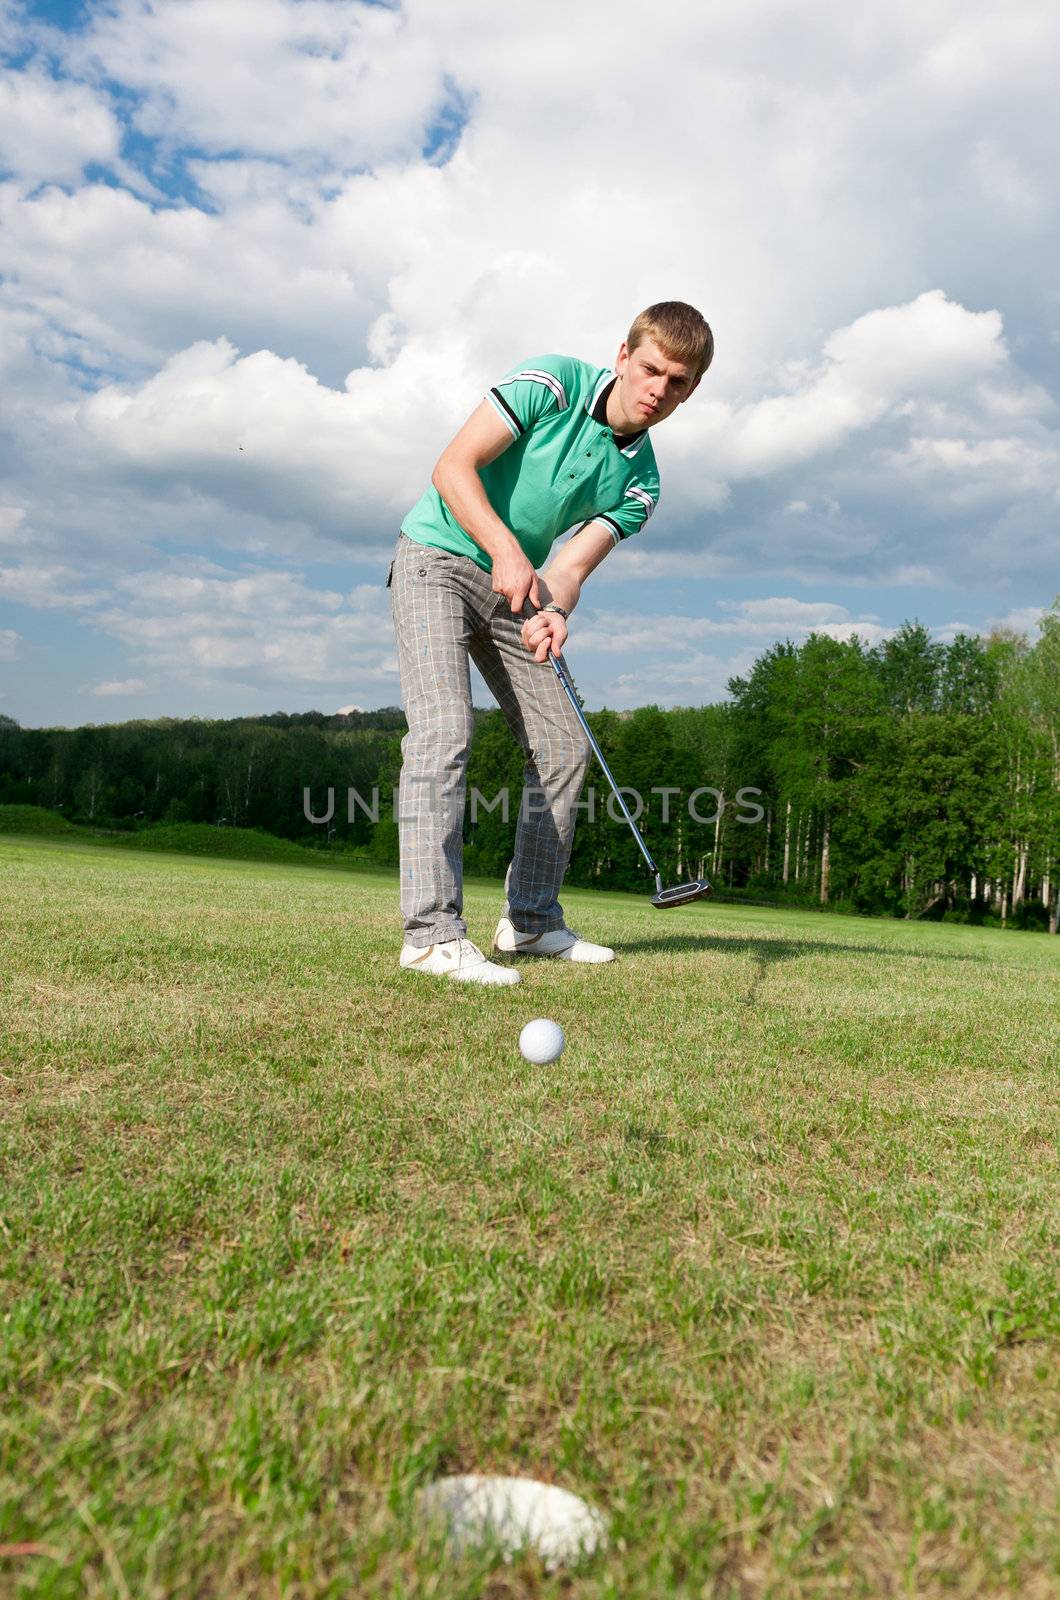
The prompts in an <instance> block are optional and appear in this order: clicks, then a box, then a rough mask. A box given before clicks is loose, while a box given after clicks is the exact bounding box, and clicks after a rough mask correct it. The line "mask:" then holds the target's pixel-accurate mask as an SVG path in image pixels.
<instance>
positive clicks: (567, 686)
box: [548, 650, 662, 890]
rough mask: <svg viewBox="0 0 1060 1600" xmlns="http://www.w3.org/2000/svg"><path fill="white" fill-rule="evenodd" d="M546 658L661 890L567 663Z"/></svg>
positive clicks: (653, 863) (656, 872)
mask: <svg viewBox="0 0 1060 1600" xmlns="http://www.w3.org/2000/svg"><path fill="white" fill-rule="evenodd" d="M548 659H549V660H550V661H551V663H552V670H553V672H554V673H555V674H556V677H557V678H558V679H559V681H560V683H561V684H562V685H563V688H564V691H565V693H566V696H567V699H568V700H569V701H570V703H571V705H572V706H573V707H574V714H575V716H576V717H577V718H578V721H579V722H580V723H581V725H582V732H583V733H584V734H585V737H586V738H587V739H588V741H589V743H590V745H591V746H592V750H593V754H594V755H595V757H596V759H597V761H599V763H600V765H601V767H602V768H603V771H604V777H605V778H606V779H607V781H608V783H609V784H610V785H611V788H612V790H613V792H614V796H615V799H616V800H617V801H618V803H619V805H620V806H621V807H622V814H623V816H624V817H625V819H626V821H627V822H628V823H629V825H630V827H631V828H632V829H633V837H634V839H636V841H637V843H638V844H639V845H640V853H641V855H642V856H643V857H644V859H645V861H646V862H647V863H648V865H649V867H650V868H651V870H652V873H653V875H654V877H655V882H656V884H657V885H658V887H659V889H660V890H661V889H662V878H661V875H660V873H659V869H658V867H657V866H656V865H655V862H654V861H653V860H652V858H651V855H650V854H649V852H648V846H647V845H646V844H645V843H644V840H643V839H642V838H641V832H640V829H639V828H638V827H637V824H636V823H635V822H634V820H633V816H632V813H631V812H630V809H629V807H628V806H627V804H626V801H625V797H624V796H623V794H622V790H621V789H620V788H619V787H618V784H617V783H616V782H615V780H614V778H613V776H612V774H611V768H610V767H609V766H608V764H607V762H606V761H605V760H604V754H603V751H602V750H601V749H600V746H599V745H598V744H597V742H596V736H595V735H594V733H593V730H592V729H591V728H590V726H589V724H588V722H587V720H586V717H585V713H584V711H583V710H582V708H581V706H580V705H579V704H578V691H577V690H576V689H575V687H574V683H573V680H572V679H571V676H570V673H569V672H568V671H567V663H566V662H565V661H564V660H563V659H562V657H560V656H554V655H553V654H552V651H551V650H550V651H549V653H548Z"/></svg>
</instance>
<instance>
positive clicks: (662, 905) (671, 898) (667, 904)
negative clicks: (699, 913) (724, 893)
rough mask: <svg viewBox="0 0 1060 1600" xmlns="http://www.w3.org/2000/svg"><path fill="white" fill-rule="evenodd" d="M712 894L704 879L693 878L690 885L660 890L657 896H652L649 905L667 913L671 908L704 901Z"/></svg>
mask: <svg viewBox="0 0 1060 1600" xmlns="http://www.w3.org/2000/svg"><path fill="white" fill-rule="evenodd" d="M713 893H714V891H713V889H712V888H711V886H710V884H709V883H708V882H707V880H706V878H693V879H692V881H691V883H675V884H674V885H673V887H672V888H670V889H660V890H659V892H658V894H653V895H652V897H651V903H652V905H653V906H657V907H658V909H659V910H660V911H669V910H670V908H671V906H687V905H689V904H691V902H692V901H693V900H706V899H707V897H708V895H712V894H713Z"/></svg>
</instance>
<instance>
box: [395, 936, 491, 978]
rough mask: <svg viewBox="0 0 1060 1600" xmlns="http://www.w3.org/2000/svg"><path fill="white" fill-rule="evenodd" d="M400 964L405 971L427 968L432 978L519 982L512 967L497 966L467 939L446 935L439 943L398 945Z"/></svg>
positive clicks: (426, 970)
mask: <svg viewBox="0 0 1060 1600" xmlns="http://www.w3.org/2000/svg"><path fill="white" fill-rule="evenodd" d="M401 966H402V967H403V968H404V969H405V971H406V972H429V973H430V974H431V976H432V977H433V978H455V979H456V981H457V983H496V984H510V983H518V982H519V974H518V973H517V972H516V970H515V968H514V967H499V966H498V965H497V963H496V962H495V961H487V960H486V957H485V956H484V955H483V954H482V951H481V950H480V949H479V948H478V945H475V944H472V943H471V940H470V939H446V940H445V941H444V942H443V943H442V944H429V945H427V946H426V948H423V949H421V948H420V946H419V945H415V944H406V945H403V946H402V949H401Z"/></svg>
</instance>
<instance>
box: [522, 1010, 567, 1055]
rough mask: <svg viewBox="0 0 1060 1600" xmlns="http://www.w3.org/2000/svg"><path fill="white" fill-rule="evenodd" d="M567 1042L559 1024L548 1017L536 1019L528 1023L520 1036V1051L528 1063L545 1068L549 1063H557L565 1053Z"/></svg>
mask: <svg viewBox="0 0 1060 1600" xmlns="http://www.w3.org/2000/svg"><path fill="white" fill-rule="evenodd" d="M565 1044H566V1040H565V1039H564V1037H563V1029H562V1028H561V1027H560V1025H559V1023H558V1022H551V1021H550V1020H549V1019H548V1017H535V1019H534V1021H533V1022H528V1023H527V1024H526V1027H525V1028H524V1029H523V1031H522V1033H521V1034H520V1035H519V1049H520V1051H521V1052H522V1054H523V1055H524V1056H525V1057H526V1059H527V1061H532V1062H533V1063H534V1064H535V1066H538V1067H543V1066H544V1065H545V1063H546V1062H548V1061H555V1060H557V1059H558V1057H559V1056H560V1055H562V1053H563V1046H564V1045H565Z"/></svg>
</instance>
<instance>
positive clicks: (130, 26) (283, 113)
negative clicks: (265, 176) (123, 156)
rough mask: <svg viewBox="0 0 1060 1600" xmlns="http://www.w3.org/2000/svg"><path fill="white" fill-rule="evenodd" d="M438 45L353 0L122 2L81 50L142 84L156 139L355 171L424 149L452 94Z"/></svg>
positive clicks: (396, 14)
mask: <svg viewBox="0 0 1060 1600" xmlns="http://www.w3.org/2000/svg"><path fill="white" fill-rule="evenodd" d="M432 43H433V42H432V40H431V39H430V37H429V35H428V33H427V32H426V31H425V30H424V29H422V28H414V27H410V26H409V24H408V22H407V20H406V18H405V16H404V15H403V14H402V12H401V11H400V10H398V9H396V8H391V7H390V6H381V5H374V4H373V5H363V4H354V3H350V0H297V3H292V0H183V3H182V4H181V5H179V6H156V5H151V4H148V3H146V0H117V4H115V5H113V6H108V7H107V9H106V10H105V11H103V10H100V11H97V13H96V15H95V17H94V18H93V21H92V25H91V26H90V28H89V29H88V30H87V32H86V33H85V34H84V35H83V36H81V37H80V38H77V39H75V40H74V41H73V42H72V43H71V44H70V46H69V47H68V56H69V59H70V60H71V62H75V63H79V64H80V65H81V66H82V68H83V69H84V70H88V71H91V70H92V69H93V68H95V69H96V70H97V71H98V72H99V74H100V75H101V76H102V77H104V78H106V79H116V80H118V81H119V82H121V83H124V84H127V85H128V86H129V87H131V88H133V89H136V90H137V91H139V94H140V97H141V98H140V103H139V105H138V107H137V109H136V112H135V114H134V120H135V122H136V125H137V127H138V128H139V129H140V130H141V131H142V132H143V133H145V134H147V135H149V136H151V137H155V138H161V139H163V140H165V141H166V142H167V143H169V144H171V145H192V146H195V147H197V148H199V149H201V150H206V151H209V152H210V153H212V154H215V155H225V154H226V153H228V152H230V151H233V150H241V151H247V152H253V153H254V154H257V155H271V156H275V157H277V158H280V159H282V160H284V161H290V160H292V159H298V158H299V157H307V156H316V155H319V154H320V153H324V154H326V156H327V158H328V160H329V162H330V163H332V164H333V165H334V166H336V167H339V168H342V167H356V166H360V165H362V164H365V163H368V162H373V163H374V162H379V161H383V160H387V159H390V158H392V157H394V156H395V155H405V156H407V155H411V154H413V153H415V152H417V151H418V149H419V146H420V143H421V141H422V138H423V135H424V132H425V127H426V124H427V123H428V121H429V119H430V117H431V115H432V114H433V113H434V112H435V111H436V110H437V108H438V107H439V105H440V103H441V102H442V101H443V85H442V81H441V73H440V70H439V65H438V58H437V55H436V54H435V51H434V49H433V48H432Z"/></svg>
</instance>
